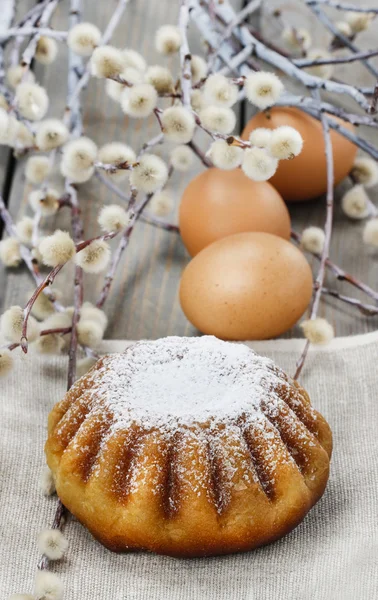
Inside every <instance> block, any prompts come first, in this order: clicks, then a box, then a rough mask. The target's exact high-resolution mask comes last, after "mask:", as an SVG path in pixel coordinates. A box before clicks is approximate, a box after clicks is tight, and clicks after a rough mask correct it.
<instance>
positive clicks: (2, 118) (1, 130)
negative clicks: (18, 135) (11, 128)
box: [0, 108, 9, 141]
mask: <svg viewBox="0 0 378 600" xmlns="http://www.w3.org/2000/svg"><path fill="white" fill-rule="evenodd" d="M8 125H9V117H8V114H7V112H6V110H5V109H4V108H0V140H1V141H2V140H4V141H6V140H7V133H8Z"/></svg>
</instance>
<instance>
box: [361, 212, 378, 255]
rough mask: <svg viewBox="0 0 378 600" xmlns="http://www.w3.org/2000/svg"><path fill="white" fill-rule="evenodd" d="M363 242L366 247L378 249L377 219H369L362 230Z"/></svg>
mask: <svg viewBox="0 0 378 600" xmlns="http://www.w3.org/2000/svg"><path fill="white" fill-rule="evenodd" d="M363 240H364V242H365V244H367V245H368V246H374V247H375V248H378V217H375V218H374V219H370V220H369V221H368V222H367V223H366V225H365V228H364V232H363Z"/></svg>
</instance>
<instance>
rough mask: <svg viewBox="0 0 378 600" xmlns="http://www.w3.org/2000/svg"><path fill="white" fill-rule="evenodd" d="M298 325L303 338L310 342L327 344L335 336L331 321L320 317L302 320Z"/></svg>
mask: <svg viewBox="0 0 378 600" xmlns="http://www.w3.org/2000/svg"><path fill="white" fill-rule="evenodd" d="M300 326H301V328H302V330H303V334H304V336H305V338H306V339H307V340H308V341H309V342H311V344H328V342H330V341H331V340H332V339H333V338H334V337H335V332H334V329H333V327H332V325H331V323H329V322H328V321H327V320H326V319H322V318H320V317H317V318H315V319H307V320H305V321H302V323H301V324H300Z"/></svg>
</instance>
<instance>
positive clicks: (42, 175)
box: [25, 156, 51, 185]
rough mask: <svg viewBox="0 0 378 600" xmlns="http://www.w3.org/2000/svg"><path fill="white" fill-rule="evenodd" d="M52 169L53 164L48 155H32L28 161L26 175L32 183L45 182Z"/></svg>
mask: <svg viewBox="0 0 378 600" xmlns="http://www.w3.org/2000/svg"><path fill="white" fill-rule="evenodd" d="M50 171H51V165H50V161H49V159H48V158H47V156H31V157H30V158H28V160H27V161H26V165H25V177H26V180H27V181H29V182H30V183H34V184H35V185H38V184H39V183H43V181H44V180H45V179H46V177H47V176H48V175H49V174H50Z"/></svg>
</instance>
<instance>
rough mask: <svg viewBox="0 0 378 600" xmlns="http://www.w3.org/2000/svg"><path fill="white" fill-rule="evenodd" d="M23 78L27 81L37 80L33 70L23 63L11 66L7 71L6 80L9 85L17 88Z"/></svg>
mask: <svg viewBox="0 0 378 600" xmlns="http://www.w3.org/2000/svg"><path fill="white" fill-rule="evenodd" d="M21 80H23V81H24V82H26V83H33V81H35V77H34V73H33V71H30V70H26V69H25V68H24V67H22V66H21V65H15V66H14V67H9V69H8V70H7V73H6V81H7V84H8V85H9V87H11V88H13V89H16V87H17V86H18V85H20V83H21Z"/></svg>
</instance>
